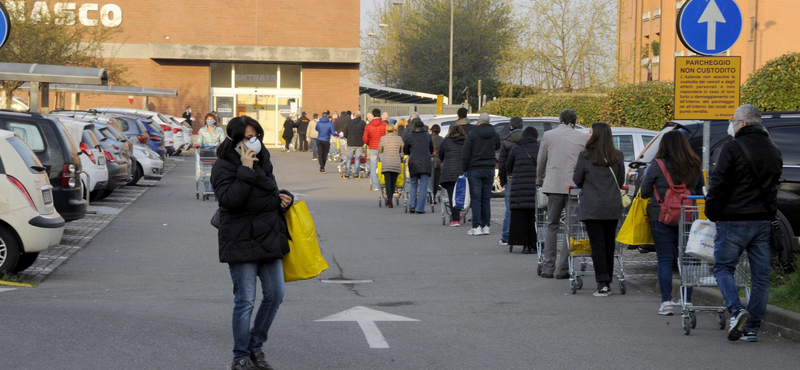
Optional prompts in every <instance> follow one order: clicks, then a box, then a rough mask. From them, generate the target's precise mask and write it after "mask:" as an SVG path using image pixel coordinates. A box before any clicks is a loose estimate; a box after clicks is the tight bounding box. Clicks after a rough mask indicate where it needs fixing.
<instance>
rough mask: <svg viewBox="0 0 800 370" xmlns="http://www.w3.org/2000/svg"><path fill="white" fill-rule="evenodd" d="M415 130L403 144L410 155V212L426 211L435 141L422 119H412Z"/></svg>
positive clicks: (405, 151) (404, 150)
mask: <svg viewBox="0 0 800 370" xmlns="http://www.w3.org/2000/svg"><path fill="white" fill-rule="evenodd" d="M411 125H412V127H414V131H413V132H411V133H410V134H409V135H408V140H407V141H406V142H405V145H404V146H403V153H405V154H406V155H408V174H409V179H408V180H409V181H410V184H409V185H410V188H411V190H410V192H409V199H410V204H409V212H410V213H425V201H426V199H427V196H428V181H429V180H430V178H431V170H432V168H433V167H432V165H431V155H432V154H433V141H432V140H431V135H430V134H428V130H427V128H426V127H425V124H424V123H422V120H421V119H419V118H415V119H414V120H413V121H411Z"/></svg>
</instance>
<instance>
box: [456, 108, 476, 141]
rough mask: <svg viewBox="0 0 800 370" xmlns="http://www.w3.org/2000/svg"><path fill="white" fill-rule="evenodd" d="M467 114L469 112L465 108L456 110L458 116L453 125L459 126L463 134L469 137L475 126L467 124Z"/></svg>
mask: <svg viewBox="0 0 800 370" xmlns="http://www.w3.org/2000/svg"><path fill="white" fill-rule="evenodd" d="M467 113H469V110H467V108H464V107H461V108H458V111H457V112H456V114H458V120H456V123H454V124H455V125H459V126H461V128H463V129H464V133H466V134H467V135H469V132H470V131H472V129H474V128H475V126H473V125H471V124H470V123H469V119H468V118H467Z"/></svg>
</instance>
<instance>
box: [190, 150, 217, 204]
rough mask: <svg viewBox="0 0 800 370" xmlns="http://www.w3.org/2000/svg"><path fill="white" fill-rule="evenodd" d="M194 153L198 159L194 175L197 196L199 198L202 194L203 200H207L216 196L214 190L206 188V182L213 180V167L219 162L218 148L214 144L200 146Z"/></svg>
mask: <svg viewBox="0 0 800 370" xmlns="http://www.w3.org/2000/svg"><path fill="white" fill-rule="evenodd" d="M194 154H195V159H196V161H197V164H196V166H195V176H194V181H195V183H194V188H195V196H196V197H197V199H198V200H199V199H200V197H201V196H202V197H203V201H206V200H208V199H209V198H211V197H212V196H214V191H213V190H211V189H206V186H205V183H206V182H210V181H211V169H212V168H213V167H214V163H216V162H217V149H216V148H215V147H213V146H200V147H198V148H197V149H196V150H195V151H194Z"/></svg>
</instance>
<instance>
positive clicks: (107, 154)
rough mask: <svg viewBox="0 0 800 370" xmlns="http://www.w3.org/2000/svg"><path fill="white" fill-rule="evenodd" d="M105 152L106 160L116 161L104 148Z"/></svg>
mask: <svg viewBox="0 0 800 370" xmlns="http://www.w3.org/2000/svg"><path fill="white" fill-rule="evenodd" d="M103 154H105V155H106V160H107V161H109V162H114V156H113V155H112V154H111V152H109V151H108V150H104V151H103Z"/></svg>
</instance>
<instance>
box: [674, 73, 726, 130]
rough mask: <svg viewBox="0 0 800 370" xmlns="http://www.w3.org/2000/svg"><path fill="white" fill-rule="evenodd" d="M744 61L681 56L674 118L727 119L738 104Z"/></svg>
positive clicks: (677, 75) (676, 76) (676, 79)
mask: <svg viewBox="0 0 800 370" xmlns="http://www.w3.org/2000/svg"><path fill="white" fill-rule="evenodd" d="M740 67H741V59H740V58H738V57H678V58H676V60H675V119H702V120H712V119H728V118H730V116H732V115H733V112H734V111H735V110H736V107H738V105H739V95H740V91H739V86H740V80H741V78H740V74H741V68H740Z"/></svg>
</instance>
